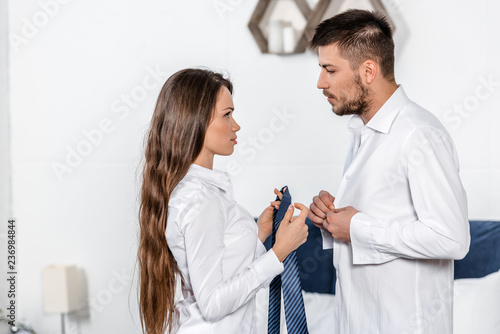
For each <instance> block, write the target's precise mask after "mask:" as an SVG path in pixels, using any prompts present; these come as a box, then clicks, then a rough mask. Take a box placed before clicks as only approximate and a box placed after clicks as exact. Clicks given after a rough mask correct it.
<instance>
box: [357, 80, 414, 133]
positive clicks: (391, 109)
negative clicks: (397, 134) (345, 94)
mask: <svg viewBox="0 0 500 334" xmlns="http://www.w3.org/2000/svg"><path fill="white" fill-rule="evenodd" d="M406 102H408V97H407V96H406V93H405V91H404V89H403V87H402V86H401V85H398V88H397V89H396V91H394V93H392V95H391V97H389V99H388V100H387V101H385V103H384V105H383V106H382V107H381V108H380V109H379V110H378V111H377V112H376V113H375V115H373V117H372V118H371V119H370V121H369V122H368V123H367V124H366V127H368V128H371V129H373V130H375V131H378V132H382V133H389V130H390V129H391V126H392V123H393V122H394V120H395V119H396V116H397V114H398V113H399V111H400V110H401V106H402V105H404V104H405V103H406ZM363 126H364V123H363V120H362V119H361V117H360V116H359V115H354V116H353V117H351V119H350V120H349V122H348V124H347V128H348V129H349V130H350V131H351V132H355V131H357V130H359V129H360V128H362V127H363Z"/></svg>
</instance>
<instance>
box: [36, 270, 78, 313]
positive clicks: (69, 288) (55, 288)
mask: <svg viewBox="0 0 500 334" xmlns="http://www.w3.org/2000/svg"><path fill="white" fill-rule="evenodd" d="M42 275H43V299H44V310H45V312H48V313H68V312H71V311H74V310H76V309H77V308H78V306H79V304H80V300H81V299H80V298H81V297H80V296H81V291H80V281H79V275H78V269H77V268H76V266H74V265H52V266H48V267H45V268H43V273H42Z"/></svg>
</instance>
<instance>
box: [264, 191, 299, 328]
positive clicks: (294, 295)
mask: <svg viewBox="0 0 500 334" xmlns="http://www.w3.org/2000/svg"><path fill="white" fill-rule="evenodd" d="M285 187H286V186H285ZM285 187H283V188H282V189H281V192H282V193H283V198H282V199H281V204H280V208H279V210H274V212H273V233H272V237H271V241H272V245H274V242H275V241H276V231H277V229H278V227H279V224H280V222H281V221H282V220H283V218H284V217H285V213H286V210H287V209H288V206H289V205H290V204H291V203H292V197H291V196H290V192H289V191H288V187H286V189H285ZM284 189H285V190H284ZM283 190H284V191H283ZM276 200H279V198H277V199H276ZM283 265H284V267H285V269H284V270H283V273H282V274H281V275H278V276H276V277H275V278H274V279H273V281H272V282H271V285H270V286H269V318H268V329H267V332H268V334H279V333H280V311H281V286H282V285H283V303H284V304H285V319H286V329H287V332H288V334H308V333H309V332H308V330H307V321H306V314H305V311H304V300H303V299H302V287H301V285H300V277H299V267H298V262H297V254H295V251H294V252H292V253H290V255H288V257H287V258H286V259H285V261H284V262H283ZM282 280H283V283H282Z"/></svg>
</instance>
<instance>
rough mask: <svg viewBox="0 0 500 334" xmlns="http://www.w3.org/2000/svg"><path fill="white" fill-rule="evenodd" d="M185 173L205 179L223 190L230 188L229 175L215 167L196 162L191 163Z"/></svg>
mask: <svg viewBox="0 0 500 334" xmlns="http://www.w3.org/2000/svg"><path fill="white" fill-rule="evenodd" d="M187 175H189V176H194V177H197V178H200V179H202V180H203V181H206V182H207V183H210V184H212V185H214V186H216V187H218V188H220V189H222V190H224V191H229V190H231V188H232V186H231V180H230V179H229V175H228V174H227V173H225V172H223V171H220V170H217V169H213V170H212V169H208V168H205V167H201V166H199V165H197V164H192V165H191V166H190V167H189V170H188V172H187Z"/></svg>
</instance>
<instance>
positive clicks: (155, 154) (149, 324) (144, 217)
mask: <svg viewBox="0 0 500 334" xmlns="http://www.w3.org/2000/svg"><path fill="white" fill-rule="evenodd" d="M222 87H227V88H228V89H229V91H230V92H231V93H232V84H231V82H230V81H229V80H227V79H225V78H224V77H223V76H222V75H221V74H219V73H214V72H212V71H209V70H202V69H185V70H182V71H179V72H177V73H175V74H173V75H172V76H171V77H170V78H169V79H168V80H167V82H165V84H164V85H163V88H162V90H161V92H160V95H159V97H158V100H157V102H156V107H155V110H154V114H153V117H152V120H151V126H150V130H149V134H148V137H147V144H146V150H145V163H144V168H143V183H142V188H141V202H140V208H139V223H140V236H139V248H138V252H137V257H138V265H139V282H138V284H139V314H140V318H141V327H142V331H143V333H146V334H163V333H165V332H166V331H167V330H168V332H170V331H171V330H172V325H173V322H174V313H175V304H174V302H175V301H174V298H175V287H176V276H177V274H178V271H179V270H178V267H177V262H176V261H175V258H174V256H173V255H172V252H171V251H170V249H169V247H168V244H167V239H166V237H165V228H166V225H167V210H168V202H169V198H170V195H171V193H172V191H173V190H174V188H175V186H176V185H177V184H178V183H179V182H180V181H181V180H182V178H183V177H184V176H185V175H186V174H187V171H188V169H189V167H190V166H191V164H192V163H193V162H194V161H195V160H196V158H197V157H198V155H199V154H200V152H201V150H202V147H203V142H204V139H205V133H206V130H207V127H208V124H209V123H210V121H211V119H212V115H213V111H214V109H215V105H216V102H217V97H218V95H219V92H220V91H221V88H222Z"/></svg>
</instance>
